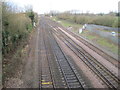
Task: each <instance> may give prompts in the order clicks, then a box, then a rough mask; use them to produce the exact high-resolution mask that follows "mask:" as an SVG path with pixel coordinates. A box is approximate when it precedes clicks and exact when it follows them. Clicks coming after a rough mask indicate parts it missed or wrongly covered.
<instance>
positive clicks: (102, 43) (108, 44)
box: [81, 31, 120, 55]
mask: <svg viewBox="0 0 120 90" xmlns="http://www.w3.org/2000/svg"><path fill="white" fill-rule="evenodd" d="M81 36H83V37H86V39H88V40H90V41H93V42H95V43H96V44H98V45H99V46H101V47H104V48H106V49H107V50H108V51H110V52H112V53H115V54H118V45H116V44H114V43H112V42H110V41H109V40H107V39H106V38H103V37H100V36H98V35H95V34H93V33H90V32H89V31H84V32H83V33H82V34H81ZM119 55H120V53H119Z"/></svg>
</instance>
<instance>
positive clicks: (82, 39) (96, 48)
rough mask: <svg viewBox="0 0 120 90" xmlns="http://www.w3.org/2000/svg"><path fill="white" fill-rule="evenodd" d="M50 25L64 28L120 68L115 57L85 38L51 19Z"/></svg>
mask: <svg viewBox="0 0 120 90" xmlns="http://www.w3.org/2000/svg"><path fill="white" fill-rule="evenodd" d="M48 22H49V23H52V24H51V25H53V26H54V27H56V26H58V27H61V28H63V30H65V31H66V32H67V33H69V34H70V35H72V36H73V37H75V38H76V39H77V40H78V41H80V42H82V43H83V44H85V45H86V46H87V47H89V48H91V49H92V50H93V51H95V52H96V53H98V54H99V55H100V56H102V57H103V58H105V59H106V60H108V61H109V62H111V63H112V64H113V65H115V66H116V67H117V68H120V66H119V64H120V62H119V61H118V60H117V59H115V58H114V57H112V56H110V55H108V54H107V53H105V52H104V51H103V50H101V49H100V48H98V47H96V46H94V45H93V44H91V43H90V42H88V41H86V40H85V39H84V38H82V37H81V36H78V35H77V34H75V33H73V32H71V31H69V30H66V28H65V27H63V26H62V25H60V24H59V23H57V22H54V21H51V20H50V19H48Z"/></svg>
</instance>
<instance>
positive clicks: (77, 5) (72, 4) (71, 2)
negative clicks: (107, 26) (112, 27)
mask: <svg viewBox="0 0 120 90" xmlns="http://www.w3.org/2000/svg"><path fill="white" fill-rule="evenodd" d="M9 1H13V2H15V3H16V4H17V5H18V6H21V7H23V6H24V5H27V4H29V5H32V6H33V10H34V11H35V12H38V13H46V12H49V11H50V10H58V11H67V10H80V11H81V12H87V11H89V12H90V13H108V12H110V11H118V2H119V0H9Z"/></svg>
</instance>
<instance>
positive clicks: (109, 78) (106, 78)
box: [53, 30, 119, 89]
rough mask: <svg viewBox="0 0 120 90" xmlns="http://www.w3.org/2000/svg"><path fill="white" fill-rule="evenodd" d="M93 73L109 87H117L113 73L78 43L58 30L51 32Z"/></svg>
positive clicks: (117, 81)
mask: <svg viewBox="0 0 120 90" xmlns="http://www.w3.org/2000/svg"><path fill="white" fill-rule="evenodd" d="M53 33H54V34H55V35H56V36H57V37H60V39H61V40H62V41H63V42H64V43H65V44H66V45H67V46H68V47H69V48H70V49H71V50H72V51H73V52H74V53H75V54H76V55H77V56H78V57H79V58H80V59H81V60H82V61H83V62H84V63H85V64H86V65H87V66H88V67H89V68H90V69H91V70H92V71H93V72H94V73H95V74H97V76H98V77H99V78H100V79H101V80H102V81H103V82H104V83H105V84H106V85H107V86H108V87H109V88H114V89H116V88H117V87H118V83H119V80H118V78H117V77H116V76H115V75H113V74H112V73H111V72H110V71H109V70H108V69H107V68H105V67H104V66H103V65H102V64H100V63H99V62H97V60H95V59H94V58H93V57H91V56H89V55H88V54H87V52H85V51H84V50H83V49H82V48H81V47H80V46H79V45H77V44H76V43H75V42H74V41H73V40H72V39H70V38H69V37H67V35H65V34H64V33H63V32H61V31H60V30H55V31H54V32H53Z"/></svg>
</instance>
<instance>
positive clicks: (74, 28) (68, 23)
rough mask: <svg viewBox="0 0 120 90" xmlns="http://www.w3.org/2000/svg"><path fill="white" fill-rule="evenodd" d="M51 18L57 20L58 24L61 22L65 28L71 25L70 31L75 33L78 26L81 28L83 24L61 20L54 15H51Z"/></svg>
mask: <svg viewBox="0 0 120 90" xmlns="http://www.w3.org/2000/svg"><path fill="white" fill-rule="evenodd" d="M52 20H54V21H57V22H59V23H60V24H62V25H63V26H65V27H66V28H68V27H69V26H70V27H72V31H73V32H75V33H78V30H79V28H82V26H83V25H81V24H76V23H73V22H69V21H66V20H61V19H58V18H56V17H52Z"/></svg>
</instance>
